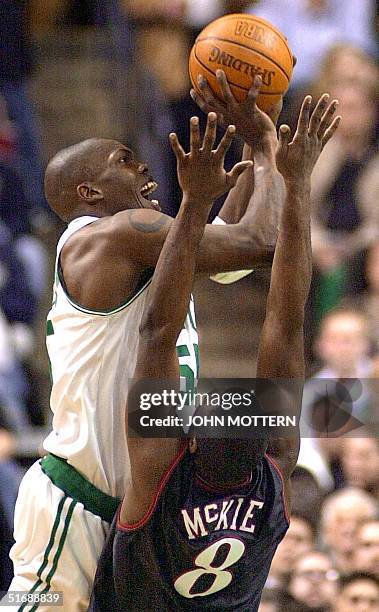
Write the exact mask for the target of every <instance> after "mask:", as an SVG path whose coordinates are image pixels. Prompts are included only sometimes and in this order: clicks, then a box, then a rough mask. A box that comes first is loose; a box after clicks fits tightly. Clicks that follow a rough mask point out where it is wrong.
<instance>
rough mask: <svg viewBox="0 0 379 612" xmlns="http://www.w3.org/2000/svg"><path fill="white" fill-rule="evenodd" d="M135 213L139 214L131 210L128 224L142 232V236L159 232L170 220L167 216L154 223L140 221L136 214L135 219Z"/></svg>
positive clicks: (137, 211)
mask: <svg viewBox="0 0 379 612" xmlns="http://www.w3.org/2000/svg"><path fill="white" fill-rule="evenodd" d="M136 213H139V210H137V209H136V210H132V211H131V212H130V214H129V222H130V225H131V226H132V227H133V228H134V229H136V230H137V231H139V232H143V233H144V234H153V233H155V232H159V231H160V230H161V229H162V228H163V227H164V226H165V225H167V223H168V222H169V220H170V217H168V216H167V215H162V216H160V217H159V219H157V220H156V221H153V222H151V221H141V218H140V215H139V214H138V219H136V216H137V215H136Z"/></svg>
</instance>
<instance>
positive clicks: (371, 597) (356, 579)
mask: <svg viewBox="0 0 379 612" xmlns="http://www.w3.org/2000/svg"><path fill="white" fill-rule="evenodd" d="M333 612H379V580H378V579H377V578H376V577H375V576H373V575H372V574H366V573H358V572H357V573H354V574H350V575H348V576H343V577H342V578H340V581H339V591H338V595H337V598H336V603H335V605H334V608H333Z"/></svg>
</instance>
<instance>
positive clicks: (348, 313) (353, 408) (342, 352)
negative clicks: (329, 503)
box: [299, 308, 375, 492]
mask: <svg viewBox="0 0 379 612" xmlns="http://www.w3.org/2000/svg"><path fill="white" fill-rule="evenodd" d="M315 353H316V355H317V357H318V358H319V360H320V361H321V365H322V367H321V369H320V370H319V371H318V372H316V374H315V376H314V377H313V378H311V379H310V380H309V381H308V382H307V383H306V385H305V387H304V393H303V408H302V416H301V422H302V427H301V433H302V439H301V446H300V455H299V464H300V465H301V466H303V467H305V468H306V469H308V470H309V471H310V472H311V473H312V474H313V475H314V476H315V477H316V478H317V481H318V483H319V485H320V486H321V487H322V488H323V489H324V491H325V492H327V491H328V490H331V489H333V488H334V484H335V480H336V484H338V483H339V477H340V475H339V473H338V471H337V472H335V471H334V470H332V468H333V467H337V468H338V466H335V465H334V466H332V461H333V460H335V459H338V457H336V456H334V457H332V456H331V455H330V456H328V455H329V451H330V450H332V452H333V451H334V452H336V451H337V450H338V448H339V445H340V443H341V440H340V439H339V438H338V436H339V435H341V433H342V432H346V431H351V430H352V429H354V428H355V427H356V426H360V423H364V424H366V423H372V422H373V421H374V420H375V404H374V399H375V396H374V394H373V391H372V389H371V387H370V386H369V385H368V384H367V383H366V381H365V380H364V379H367V378H369V377H370V376H371V375H372V374H373V364H372V362H371V360H370V358H369V339H368V324H367V320H366V318H365V317H364V315H363V314H361V313H359V312H356V311H354V310H351V309H350V308H339V309H335V310H332V311H330V312H329V313H328V314H327V315H326V316H325V317H324V318H323V320H322V322H321V325H320V330H319V335H318V338H317V339H316V342H315ZM350 415H351V416H352V419H350ZM355 419H357V420H358V421H359V422H356V421H355ZM323 436H326V437H329V438H332V439H331V440H329V442H330V443H331V444H330V446H331V447H332V448H331V449H328V448H327V445H323V441H322V440H323ZM333 438H334V439H333Z"/></svg>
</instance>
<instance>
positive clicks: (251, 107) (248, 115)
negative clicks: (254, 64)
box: [190, 70, 283, 151]
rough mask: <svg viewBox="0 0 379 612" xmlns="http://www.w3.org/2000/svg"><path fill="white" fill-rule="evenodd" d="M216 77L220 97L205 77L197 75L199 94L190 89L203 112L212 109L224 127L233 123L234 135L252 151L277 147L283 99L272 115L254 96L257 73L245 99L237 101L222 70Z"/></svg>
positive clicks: (257, 91) (258, 86)
mask: <svg viewBox="0 0 379 612" xmlns="http://www.w3.org/2000/svg"><path fill="white" fill-rule="evenodd" d="M216 78H217V81H218V84H219V86H220V89H221V92H222V100H220V99H219V98H217V97H216V96H215V95H214V93H213V92H212V90H211V88H210V86H209V84H208V82H207V80H206V78H205V77H204V76H202V75H200V76H199V81H198V82H199V88H200V89H201V94H200V93H198V92H197V91H195V90H194V89H191V92H190V93H191V97H192V98H193V100H194V101H195V102H196V104H197V105H198V106H199V107H200V108H201V110H203V111H204V112H205V113H208V112H210V111H213V112H215V113H216V114H217V118H218V121H219V122H220V123H221V124H222V125H224V127H225V126H227V125H228V124H233V125H235V126H236V130H237V134H239V136H241V138H243V140H244V141H245V142H246V143H247V144H248V145H250V146H251V147H253V148H254V150H255V151H257V150H263V151H265V150H266V148H267V147H268V146H269V147H272V146H273V143H274V144H275V146H276V143H277V135H276V128H275V123H276V121H277V119H278V117H279V114H280V111H281V109H282V104H283V99H282V98H281V99H280V101H279V103H278V104H277V105H275V107H273V108H272V109H271V111H270V115H271V117H269V115H267V114H266V113H264V112H263V111H262V110H261V109H260V108H259V107H258V106H257V98H258V95H259V90H260V88H261V85H262V79H261V77H259V76H256V77H255V79H254V83H253V85H252V87H251V88H250V90H249V92H248V94H247V97H246V100H244V101H243V102H237V100H236V99H235V97H234V96H233V93H232V91H231V89H230V86H229V83H228V81H227V78H226V75H225V72H224V71H223V70H217V72H216Z"/></svg>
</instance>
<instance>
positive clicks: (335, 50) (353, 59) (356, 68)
mask: <svg viewBox="0 0 379 612" xmlns="http://www.w3.org/2000/svg"><path fill="white" fill-rule="evenodd" d="M378 78H379V74H378V67H377V64H376V62H375V60H374V59H373V58H372V57H371V56H370V55H368V54H367V53H366V52H365V51H364V50H363V49H360V48H359V47H355V46H354V45H350V44H348V43H346V42H339V43H336V44H334V45H333V46H332V47H331V48H330V49H329V51H328V53H327V54H326V55H325V57H324V60H323V61H322V62H321V66H320V70H319V72H318V75H317V77H316V79H315V81H314V82H313V85H312V94H313V95H314V96H315V98H317V97H319V96H320V95H321V94H322V93H324V91H329V90H330V89H332V88H333V87H334V85H335V84H336V83H344V82H346V81H347V82H352V81H353V82H357V81H359V82H360V83H362V84H363V85H365V86H366V87H368V88H370V89H373V90H375V89H376V88H377V87H378Z"/></svg>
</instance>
